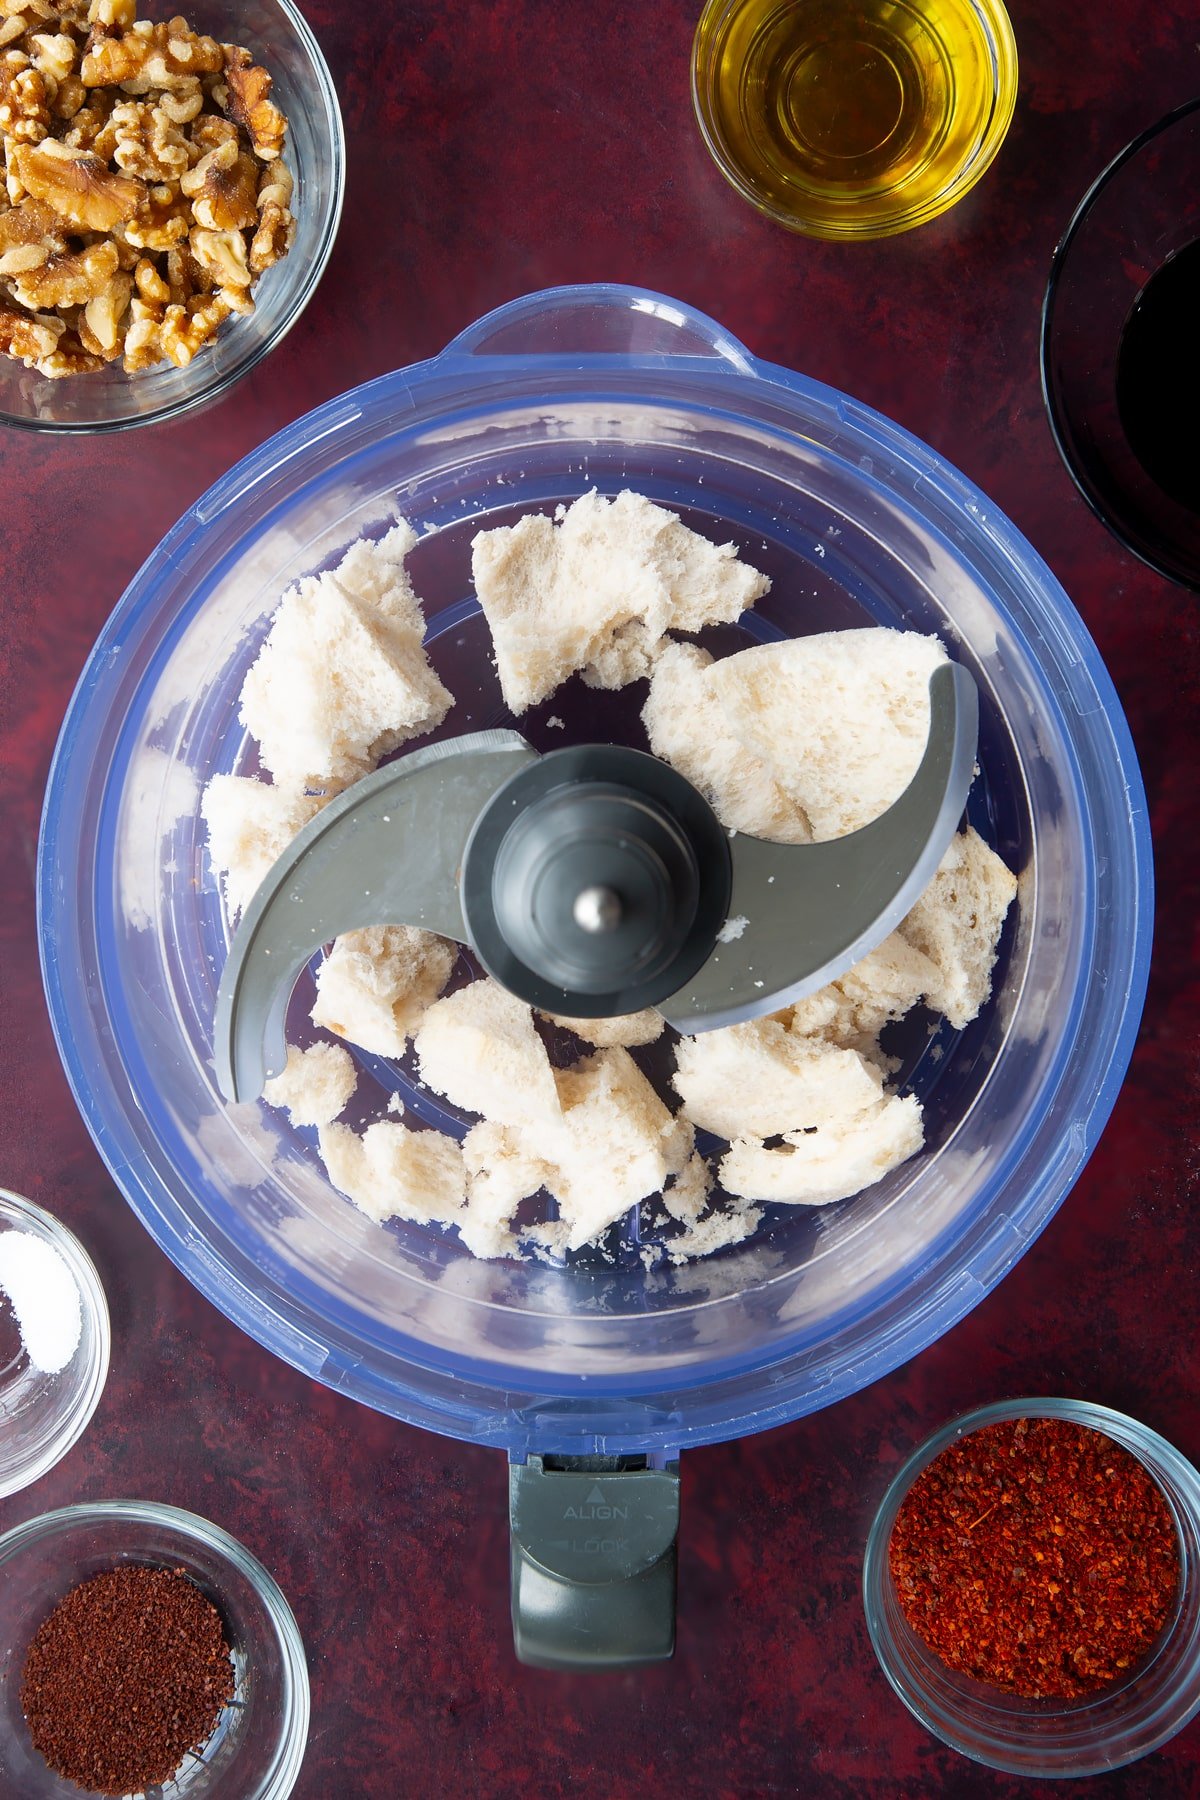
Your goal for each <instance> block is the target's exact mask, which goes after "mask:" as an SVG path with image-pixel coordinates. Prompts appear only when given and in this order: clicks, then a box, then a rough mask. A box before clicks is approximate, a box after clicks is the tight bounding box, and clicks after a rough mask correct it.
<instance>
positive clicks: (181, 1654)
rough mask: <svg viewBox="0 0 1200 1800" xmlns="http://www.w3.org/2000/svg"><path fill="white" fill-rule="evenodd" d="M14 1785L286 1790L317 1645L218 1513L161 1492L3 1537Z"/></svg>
mask: <svg viewBox="0 0 1200 1800" xmlns="http://www.w3.org/2000/svg"><path fill="white" fill-rule="evenodd" d="M0 1643H2V1644H3V1647H4V1648H3V1658H4V1664H3V1666H4V1679H3V1680H2V1681H0V1793H3V1794H13V1795H16V1794H19V1795H20V1796H21V1800H67V1797H68V1796H73V1800H80V1795H81V1792H82V1793H83V1794H103V1795H111V1796H118V1795H128V1794H132V1793H138V1794H140V1793H144V1792H147V1791H152V1792H155V1793H157V1792H159V1791H160V1790H161V1789H162V1788H163V1787H164V1786H165V1787H166V1788H167V1789H168V1791H169V1792H171V1793H172V1794H176V1793H177V1794H178V1795H180V1796H181V1800H182V1797H184V1796H186V1800H216V1797H217V1796H219V1797H220V1800H286V1796H287V1795H289V1794H290V1793H291V1791H292V1789H293V1787H294V1786H295V1784H296V1779H297V1777H298V1775H299V1773H300V1766H301V1763H302V1761H303V1757H304V1746H305V1741H306V1739H307V1736H308V1721H309V1689H308V1676H307V1672H306V1668H305V1659H304V1646H303V1644H302V1642H301V1639H300V1634H299V1632H298V1630H297V1628H296V1622H295V1620H294V1618H293V1617H292V1613H291V1609H290V1608H289V1606H288V1604H287V1601H286V1600H285V1599H284V1597H283V1595H282V1593H281V1592H280V1590H279V1588H278V1587H277V1585H276V1583H275V1581H274V1580H273V1579H272V1577H271V1576H270V1575H269V1574H268V1573H267V1571H266V1569H264V1568H263V1566H262V1564H261V1563H259V1562H258V1561H257V1560H256V1559H255V1558H254V1557H253V1556H251V1555H250V1553H249V1552H248V1551H247V1550H245V1549H244V1548H243V1547H242V1545H241V1544H239V1543H238V1542H237V1541H236V1539H234V1538H232V1537H230V1536H229V1535H228V1533H226V1532H224V1531H222V1530H221V1529H220V1528H219V1527H218V1526H216V1525H211V1524H209V1523H208V1521H207V1520H204V1519H200V1518H197V1517H195V1515H193V1514H191V1513H186V1512H180V1511H179V1510H177V1509H176V1508H175V1507H170V1506H159V1505H156V1504H154V1503H152V1502H148V1501H137V1500H113V1501H106V1502H103V1503H97V1504H96V1505H85V1506H69V1507H66V1508H64V1509H63V1510H62V1511H60V1512H52V1513H45V1514H43V1515H42V1517H41V1518H38V1519H32V1520H30V1521H29V1522H28V1523H26V1524H24V1525H18V1526H17V1527H16V1528H15V1530H13V1531H10V1532H8V1533H7V1534H6V1535H5V1536H4V1537H3V1538H0Z"/></svg>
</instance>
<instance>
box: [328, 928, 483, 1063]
mask: <svg viewBox="0 0 1200 1800" xmlns="http://www.w3.org/2000/svg"><path fill="white" fill-rule="evenodd" d="M457 956H458V951H457V948H456V946H455V945H454V944H451V943H450V942H449V941H448V940H447V939H446V938H442V937H438V936H437V935H436V933H434V932H432V931H419V930H418V929H417V928H416V926H414V925H368V926H365V927H364V928H363V929H362V930H360V931H346V932H343V933H342V935H341V937H339V938H337V939H336V940H335V942H334V945H333V948H332V949H331V950H330V952H329V954H328V956H327V957H326V958H325V959H324V961H323V962H322V964H321V966H320V968H319V969H318V970H317V998H316V1004H315V1005H314V1007H313V1009H312V1021H313V1024H314V1025H320V1026H323V1027H324V1029H325V1030H326V1031H332V1032H334V1033H335V1034H336V1036H338V1037H342V1038H348V1039H349V1041H350V1042H351V1043H352V1044H358V1045H359V1046H360V1047H361V1048H362V1049H363V1050H369V1051H371V1053H372V1054H373V1055H375V1056H403V1055H404V1050H405V1046H406V1045H407V1043H408V1040H409V1038H410V1037H412V1036H414V1034H415V1033H416V1031H417V1029H418V1027H419V1025H420V1023H421V1020H422V1019H423V1018H424V1017H425V1014H426V1013H427V1012H428V1010H429V1008H430V1007H431V1006H432V1005H433V1003H434V1001H435V1000H436V999H437V997H438V995H439V994H440V993H441V991H442V989H443V988H444V987H445V985H446V983H447V982H448V981H449V979H450V972H451V970H452V969H453V967H454V964H455V960H456V958H457Z"/></svg>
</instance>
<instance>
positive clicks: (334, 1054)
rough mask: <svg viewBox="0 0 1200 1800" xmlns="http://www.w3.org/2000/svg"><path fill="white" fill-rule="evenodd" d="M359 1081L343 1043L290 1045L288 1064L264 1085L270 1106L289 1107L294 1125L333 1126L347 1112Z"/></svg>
mask: <svg viewBox="0 0 1200 1800" xmlns="http://www.w3.org/2000/svg"><path fill="white" fill-rule="evenodd" d="M357 1083H358V1072H357V1070H356V1069H355V1067H354V1063H353V1061H352V1060H351V1058H350V1056H349V1055H348V1054H347V1052H346V1051H345V1050H343V1049H342V1047H341V1045H340V1044H325V1043H318V1044H310V1045H309V1046H308V1048H307V1050H298V1049H297V1048H296V1046H295V1044H289V1045H288V1053H287V1066H286V1067H285V1068H284V1070H283V1072H282V1074H279V1075H276V1076H275V1077H274V1079H273V1080H271V1081H268V1082H267V1084H266V1086H265V1087H264V1088H263V1099H264V1100H265V1101H266V1102H267V1104H268V1105H269V1106H283V1107H286V1108H287V1111H288V1113H289V1114H290V1116H291V1120H292V1124H293V1125H330V1124H332V1123H333V1121H334V1119H336V1118H337V1116H338V1114H339V1113H342V1112H345V1110H346V1107H347V1106H348V1105H349V1102H350V1096H351V1094H353V1092H354V1089H355V1087H356V1086H357Z"/></svg>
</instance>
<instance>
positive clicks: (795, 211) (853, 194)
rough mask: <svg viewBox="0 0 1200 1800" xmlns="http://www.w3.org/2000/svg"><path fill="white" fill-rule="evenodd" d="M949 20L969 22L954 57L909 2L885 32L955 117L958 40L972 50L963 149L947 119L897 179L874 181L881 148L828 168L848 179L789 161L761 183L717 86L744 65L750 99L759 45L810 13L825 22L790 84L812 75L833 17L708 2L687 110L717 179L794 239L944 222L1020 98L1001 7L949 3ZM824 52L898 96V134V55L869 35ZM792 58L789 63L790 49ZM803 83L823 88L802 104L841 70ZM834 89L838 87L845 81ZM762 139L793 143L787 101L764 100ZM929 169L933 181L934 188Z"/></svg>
mask: <svg viewBox="0 0 1200 1800" xmlns="http://www.w3.org/2000/svg"><path fill="white" fill-rule="evenodd" d="M948 10H949V11H951V12H953V11H955V10H959V11H961V13H962V15H963V17H964V19H965V20H966V23H967V30H966V32H965V33H964V45H962V46H959V47H958V48H955V47H954V46H952V44H950V43H948V42H946V41H945V40H944V38H943V35H942V33H941V32H940V31H939V30H938V28H937V24H936V21H935V20H934V19H933V18H931V17H929V16H927V9H926V8H924V7H920V6H917V5H914V4H913V0H899V3H898V4H897V5H895V6H893V7H892V8H890V13H891V17H892V24H893V27H894V28H896V29H897V30H898V31H900V32H901V33H902V34H903V36H904V37H905V38H906V39H907V40H908V43H909V60H910V62H916V63H920V62H921V61H926V60H928V59H932V60H934V61H936V62H937V63H939V64H940V65H941V71H942V73H943V76H944V79H945V80H946V83H947V87H948V90H949V95H950V100H949V105H950V107H951V109H953V106H954V102H955V98H956V97H958V98H961V96H962V94H963V92H964V90H969V88H970V85H971V83H970V80H969V79H964V77H965V75H966V71H964V70H963V68H962V66H961V64H962V60H963V57H964V56H965V55H966V53H967V52H966V48H965V39H966V37H970V39H972V40H973V42H972V44H971V49H972V52H973V54H974V56H975V58H976V61H977V65H978V67H977V73H978V77H979V82H980V85H981V87H982V89H983V98H982V100H981V103H980V105H979V111H978V117H977V118H976V119H975V120H974V121H973V122H972V128H971V129H970V130H969V131H968V132H966V133H965V134H964V139H963V142H962V144H961V146H956V145H954V144H953V142H952V137H953V133H952V129H951V121H952V118H953V111H952V110H951V113H950V115H949V116H948V117H947V118H946V119H944V120H943V122H942V124H941V126H940V128H939V129H938V130H937V131H936V132H934V133H933V134H932V136H931V137H930V139H929V142H928V144H927V145H926V146H925V147H924V148H923V150H922V151H921V152H920V153H919V154H917V155H914V156H909V157H908V158H907V159H898V160H899V165H900V172H899V173H898V174H897V175H896V176H895V178H890V179H889V178H887V177H886V176H884V175H875V174H872V173H871V171H870V165H869V159H870V156H871V155H872V153H873V152H874V151H875V150H877V149H878V148H880V147H881V146H880V145H871V146H869V147H868V146H864V147H863V149H862V151H861V153H856V154H853V155H852V154H851V153H850V151H849V149H848V148H847V147H845V146H843V153H842V154H839V156H838V158H837V164H836V166H837V167H838V168H839V169H844V171H845V172H844V175H842V176H841V178H840V179H839V178H837V177H835V176H833V175H832V174H831V175H830V176H829V177H828V178H824V177H822V176H820V175H819V174H818V173H816V172H805V171H803V170H802V168H801V165H800V163H799V161H798V160H793V162H792V164H791V167H790V169H789V170H788V171H787V172H786V173H778V172H777V176H776V179H774V180H771V179H769V178H767V177H766V176H765V175H763V174H761V173H758V174H756V172H755V170H754V169H753V167H752V166H750V164H749V163H748V162H747V159H746V158H745V156H744V155H742V154H740V153H739V151H738V149H737V146H736V144H735V143H734V141H733V136H732V134H731V131H730V129H729V125H728V123H727V122H726V120H725V118H724V117H723V110H724V109H723V108H722V105H721V102H720V81H721V78H722V76H727V75H728V64H729V63H730V61H731V60H736V61H737V62H738V63H740V64H742V65H743V66H742V69H741V71H740V81H741V88H742V91H743V92H746V91H749V90H751V89H752V88H753V87H754V86H755V82H754V81H753V80H752V79H751V78H750V77H749V75H748V73H747V69H748V65H749V60H750V58H751V56H752V55H753V48H754V46H756V45H757V44H759V43H760V42H761V40H762V38H763V36H764V34H765V33H767V32H769V31H770V30H772V29H774V28H778V27H779V22H780V21H781V20H782V19H784V18H785V16H786V15H787V14H788V13H789V12H790V13H794V14H795V15H796V16H797V18H802V16H803V15H804V14H805V12H806V11H807V12H808V13H809V14H810V15H812V14H813V13H814V12H815V13H817V14H824V15H825V16H824V19H823V20H821V19H818V20H816V21H815V22H814V47H813V48H812V49H811V50H810V51H809V52H808V54H807V55H806V57H805V58H804V60H803V63H802V64H801V65H800V67H799V68H798V69H797V70H796V72H795V75H794V76H793V79H796V78H797V77H799V76H801V75H802V74H803V71H804V69H805V68H809V69H810V70H811V65H812V63H813V59H814V58H815V57H817V56H818V55H819V54H821V53H822V52H824V53H825V54H826V56H828V55H829V53H830V50H831V40H830V30H829V15H830V14H831V13H833V14H834V16H836V9H835V8H830V7H824V8H822V7H821V6H820V5H819V4H817V5H816V6H814V3H813V0H780V3H779V4H777V5H775V6H774V7H771V6H770V5H764V4H763V0H707V4H706V6H705V8H704V11H703V12H702V13H701V15H700V23H699V24H698V26H697V27H696V36H695V39H694V42H693V45H692V105H693V107H694V109H695V114H696V120H697V123H698V125H699V127H700V134H701V136H702V137H703V139H704V142H705V144H706V145H707V147H708V150H709V153H710V154H711V156H712V158H713V161H714V162H715V163H716V165H717V167H718V168H719V169H720V171H721V173H722V175H724V177H725V179H726V180H727V181H728V182H730V183H731V185H732V186H733V187H735V188H736V189H737V191H738V193H739V194H741V196H742V198H743V199H744V200H748V201H749V202H750V204H751V206H754V207H756V208H757V209H758V211H759V212H761V213H765V214H766V216H767V217H768V218H769V219H774V220H775V222H776V224H778V225H784V226H786V227H787V229H788V230H789V231H798V232H802V233H803V234H804V235H805V236H807V237H817V238H828V239H834V240H837V239H847V238H850V239H853V238H858V239H861V240H865V239H869V238H881V237H892V236H894V235H895V234H896V233H897V232H901V231H910V230H911V229H912V228H913V227H914V226H916V225H924V224H926V223H927V222H928V221H929V220H930V219H936V218H937V217H939V215H940V214H941V213H944V212H946V211H947V210H948V209H949V208H950V207H951V206H953V205H954V204H955V203H956V201H958V200H961V199H962V197H963V195H964V194H966V193H967V192H968V191H969V190H970V189H971V188H973V187H974V186H975V183H976V182H977V181H978V180H979V179H980V177H981V176H982V175H984V174H985V173H986V171H987V170H988V169H989V168H990V167H991V165H992V163H993V161H994V160H995V157H996V154H997V152H998V151H999V149H1000V146H1001V144H1002V143H1003V142H1004V139H1005V135H1006V134H1007V131H1008V127H1009V125H1010V123H1011V121H1012V115H1013V108H1014V106H1015V105H1016V99H1017V45H1016V39H1015V38H1014V36H1013V29H1012V22H1011V20H1010V19H1009V16H1008V13H1007V12H1006V11H1005V9H1004V6H1003V4H1002V0H956V5H955V6H954V7H951V8H949V9H948ZM832 48H833V49H843V50H844V51H845V52H846V53H848V54H850V55H854V56H857V57H858V58H859V61H860V63H861V64H862V65H863V66H862V67H861V68H860V69H859V70H858V71H857V77H858V79H860V80H866V79H868V78H869V74H871V73H873V74H874V76H875V79H876V81H878V80H886V81H887V82H888V84H889V90H888V91H889V92H891V93H893V94H894V96H895V100H896V106H897V115H896V124H895V126H894V127H893V129H902V128H903V127H902V123H901V121H902V111H901V110H900V109H901V107H902V104H903V103H902V99H901V96H902V94H903V86H902V82H901V79H900V71H899V70H898V69H897V67H896V52H895V46H894V45H893V44H889V43H888V42H882V43H881V42H877V41H876V38H875V36H874V35H873V34H872V33H871V31H870V30H869V29H867V30H864V32H863V34H862V39H861V41H859V40H857V39H853V40H850V39H848V40H847V41H846V43H845V45H844V46H843V45H840V44H838V43H836V42H835V43H832ZM788 51H789V53H792V54H793V55H794V53H793V52H792V47H791V45H789V46H788ZM956 63H957V64H958V65H959V66H958V67H957V68H956V66H955V65H956ZM810 78H811V80H812V81H813V82H814V83H819V86H814V87H811V88H810V89H809V92H810V93H812V92H820V91H823V90H825V89H826V88H827V87H828V89H829V91H832V84H834V83H836V81H837V79H838V71H837V70H836V68H834V69H833V70H832V71H827V72H826V73H825V74H824V75H821V76H815V75H814V76H811V77H810ZM842 79H843V80H844V79H845V78H844V75H843V76H842ZM989 89H990V92H989ZM876 91H877V95H878V90H876ZM878 97H879V98H882V96H878ZM806 103H807V102H806ZM928 104H929V102H928V99H927V97H925V98H923V109H924V107H925V106H927V105H928ZM785 115H786V116H785ZM845 118H846V109H845V108H840V109H838V110H837V111H836V112H835V113H834V114H833V115H832V119H831V128H834V127H836V126H837V125H840V124H841V123H842V122H843V121H844V120H845ZM772 126H774V127H775V130H774V131H772V130H771V127H772ZM761 129H762V136H763V137H764V139H765V138H766V137H767V136H774V137H775V138H776V139H777V138H778V136H779V135H780V133H781V132H782V133H783V135H785V136H789V135H790V136H792V138H793V141H794V136H795V132H796V122H795V120H794V119H792V116H791V114H790V111H789V108H788V105H787V101H786V98H780V97H776V98H775V103H774V104H772V103H771V102H770V101H765V103H764V107H763V112H762V119H761ZM887 141H888V139H887V138H886V137H885V138H884V139H883V140H882V142H883V143H884V144H886V142H887ZM760 148H761V145H760ZM831 166H833V165H831ZM931 169H932V170H933V171H934V173H933V175H932V177H931ZM931 180H932V186H931Z"/></svg>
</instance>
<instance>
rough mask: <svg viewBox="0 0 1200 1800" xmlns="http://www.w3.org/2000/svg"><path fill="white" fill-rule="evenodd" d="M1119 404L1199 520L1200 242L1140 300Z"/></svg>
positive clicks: (1138, 449)
mask: <svg viewBox="0 0 1200 1800" xmlns="http://www.w3.org/2000/svg"><path fill="white" fill-rule="evenodd" d="M1117 406H1118V409H1119V411H1120V415H1121V426H1122V429H1123V430H1124V432H1125V436H1126V437H1127V439H1128V440H1129V447H1130V449H1131V450H1132V451H1133V453H1134V455H1135V456H1136V457H1137V459H1138V461H1139V462H1140V463H1141V465H1142V467H1143V468H1144V469H1145V471H1146V473H1147V474H1148V475H1149V476H1150V477H1151V479H1152V480H1154V481H1155V482H1157V484H1158V486H1159V487H1160V488H1162V490H1163V492H1164V493H1166V494H1169V495H1170V496H1171V498H1172V500H1177V501H1178V502H1179V504H1180V505H1181V506H1186V507H1188V508H1189V509H1190V510H1191V511H1192V512H1194V513H1196V514H1197V515H1198V516H1200V242H1197V243H1194V244H1189V245H1188V246H1187V248H1186V249H1185V250H1181V251H1180V252H1179V253H1178V255H1177V256H1172V257H1170V258H1168V260H1167V261H1166V262H1165V263H1164V264H1163V266H1162V268H1161V269H1159V270H1158V271H1157V273H1156V274H1154V275H1153V276H1151V278H1150V280H1149V281H1148V282H1147V283H1146V286H1145V287H1144V288H1143V289H1142V291H1141V293H1140V294H1139V295H1138V297H1137V299H1136V300H1135V301H1134V304H1133V310H1132V311H1131V312H1130V315H1129V318H1128V320H1127V321H1126V324H1125V329H1124V331H1123V332H1122V334H1121V344H1120V348H1119V350H1118V352H1117Z"/></svg>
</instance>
